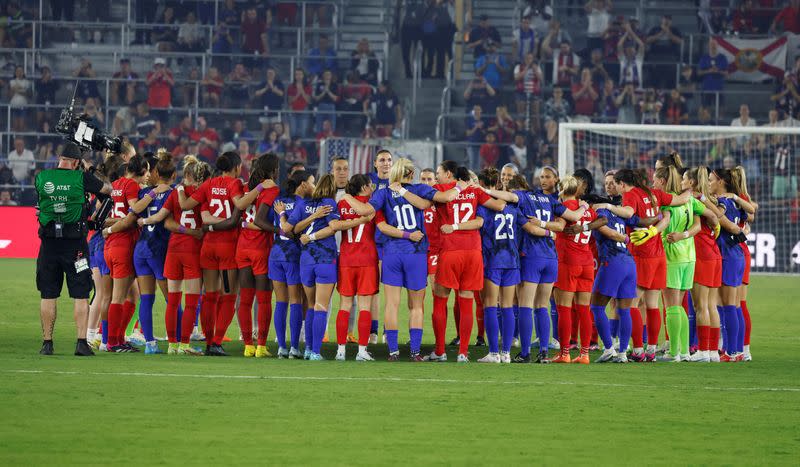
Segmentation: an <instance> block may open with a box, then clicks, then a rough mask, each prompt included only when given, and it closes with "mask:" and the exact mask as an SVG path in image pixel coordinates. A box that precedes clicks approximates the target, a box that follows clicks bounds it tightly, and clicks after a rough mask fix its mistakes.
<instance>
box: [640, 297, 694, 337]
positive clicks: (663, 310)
mask: <svg viewBox="0 0 800 467" xmlns="http://www.w3.org/2000/svg"><path fill="white" fill-rule="evenodd" d="M685 309H686V308H685V307H684V310H685ZM687 314H688V313H687ZM661 322H662V323H666V322H667V306H666V305H662V308H661ZM664 340H665V341H668V340H669V329H668V328H667V327H666V326H664ZM647 341H648V342H649V341H650V335H649V334H648V335H647Z"/></svg>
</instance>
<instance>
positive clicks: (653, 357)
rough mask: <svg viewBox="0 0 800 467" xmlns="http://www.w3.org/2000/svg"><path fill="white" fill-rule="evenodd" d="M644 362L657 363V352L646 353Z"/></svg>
mask: <svg viewBox="0 0 800 467" xmlns="http://www.w3.org/2000/svg"><path fill="white" fill-rule="evenodd" d="M642 361H643V362H654V361H656V353H655V352H650V353H648V352H645V353H644V360H642Z"/></svg>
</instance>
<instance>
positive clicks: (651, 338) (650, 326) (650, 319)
mask: <svg viewBox="0 0 800 467" xmlns="http://www.w3.org/2000/svg"><path fill="white" fill-rule="evenodd" d="M659 334H661V310H660V309H658V308H648V309H647V345H656V344H658V335H659Z"/></svg>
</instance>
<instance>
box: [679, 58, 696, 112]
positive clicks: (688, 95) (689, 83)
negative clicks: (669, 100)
mask: <svg viewBox="0 0 800 467" xmlns="http://www.w3.org/2000/svg"><path fill="white" fill-rule="evenodd" d="M678 90H679V91H680V92H681V96H683V100H684V102H686V105H687V107H689V108H690V109H693V108H694V106H695V105H696V104H694V93H695V91H696V90H697V83H696V82H695V76H694V68H692V66H691V65H689V64H688V63H684V64H683V65H682V66H681V75H680V76H679V77H678Z"/></svg>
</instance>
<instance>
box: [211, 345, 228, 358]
mask: <svg viewBox="0 0 800 467" xmlns="http://www.w3.org/2000/svg"><path fill="white" fill-rule="evenodd" d="M211 352H212V355H214V356H215V357H227V356H228V353H227V352H225V349H223V348H222V346H221V345H217V344H213V345H212V346H211Z"/></svg>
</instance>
